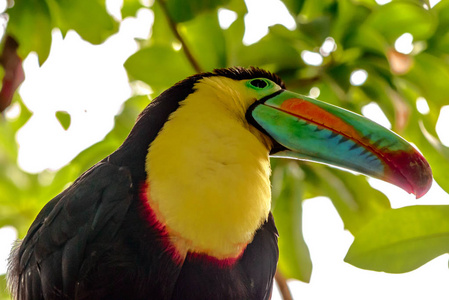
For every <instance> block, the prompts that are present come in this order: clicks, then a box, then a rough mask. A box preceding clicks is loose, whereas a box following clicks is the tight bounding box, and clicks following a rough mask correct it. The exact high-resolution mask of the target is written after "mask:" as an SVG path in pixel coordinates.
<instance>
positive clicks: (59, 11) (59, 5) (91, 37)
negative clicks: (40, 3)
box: [47, 0, 118, 44]
mask: <svg viewBox="0 0 449 300" xmlns="http://www.w3.org/2000/svg"><path fill="white" fill-rule="evenodd" d="M47 3H49V8H50V13H51V17H52V21H53V26H54V27H58V28H59V29H61V31H62V33H63V34H65V33H66V32H67V31H68V30H70V29H72V30H75V31H76V32H77V33H78V34H79V35H80V36H81V37H82V38H83V39H85V40H86V41H88V42H90V43H93V44H100V43H102V42H103V41H104V40H105V39H106V38H107V37H109V36H110V35H111V34H113V33H115V32H116V31H117V30H118V23H117V22H116V21H114V19H113V18H112V16H111V15H109V14H108V12H107V11H106V4H105V1H103V0H76V1H58V0H48V1H47ZM87 20H88V21H87Z"/></svg>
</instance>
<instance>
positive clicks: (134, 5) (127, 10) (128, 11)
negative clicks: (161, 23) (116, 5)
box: [121, 0, 144, 19]
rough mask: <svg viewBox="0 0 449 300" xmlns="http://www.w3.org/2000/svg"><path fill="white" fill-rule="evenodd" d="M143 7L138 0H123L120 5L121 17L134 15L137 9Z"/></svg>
mask: <svg viewBox="0 0 449 300" xmlns="http://www.w3.org/2000/svg"><path fill="white" fill-rule="evenodd" d="M142 7H144V6H143V5H142V3H141V1H139V0H124V1H123V6H122V10H121V12H122V18H123V19H125V18H127V17H134V16H135V15H136V13H137V11H138V10H139V9H141V8H142Z"/></svg>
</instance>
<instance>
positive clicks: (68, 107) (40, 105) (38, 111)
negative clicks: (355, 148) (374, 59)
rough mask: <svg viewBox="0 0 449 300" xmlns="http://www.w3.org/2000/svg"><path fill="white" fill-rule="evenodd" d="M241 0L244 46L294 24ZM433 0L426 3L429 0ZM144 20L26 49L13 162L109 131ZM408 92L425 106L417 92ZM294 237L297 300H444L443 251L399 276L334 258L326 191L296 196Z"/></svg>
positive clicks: (83, 143) (340, 245)
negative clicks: (300, 274)
mask: <svg viewBox="0 0 449 300" xmlns="http://www.w3.org/2000/svg"><path fill="white" fill-rule="evenodd" d="M378 1H379V2H380V1H381V0H378ZM383 1H384V2H386V1H385V0H383ZM246 2H247V4H248V8H249V14H248V15H247V17H246V18H245V21H246V22H247V23H246V24H247V27H248V31H247V32H246V33H245V40H244V41H245V43H246V44H251V43H254V42H256V41H258V40H259V39H260V38H261V37H262V36H264V35H265V34H266V33H267V32H268V31H267V28H268V26H270V25H273V24H276V23H280V24H283V25H284V26H286V27H287V28H289V29H293V28H294V26H295V24H294V22H293V19H291V18H287V17H286V16H285V12H286V9H285V7H284V6H283V5H282V4H281V3H280V2H279V1H278V0H246ZM388 2H389V1H388ZM108 3H109V4H111V5H110V7H112V8H111V10H112V11H117V9H116V8H115V9H114V3H115V2H114V1H108ZM435 3H436V1H431V6H432V7H433V6H434V5H435ZM220 14H221V16H220V17H221V18H220V23H221V24H222V26H223V27H226V26H229V23H230V22H232V21H233V20H232V19H233V18H235V16H234V15H233V13H232V12H230V11H227V10H223V11H221V13H220ZM152 22H153V15H152V12H151V11H149V10H141V11H140V12H139V14H138V18H137V19H127V20H125V21H124V22H123V23H122V25H121V28H120V32H119V33H118V34H116V35H114V36H112V37H111V38H109V39H108V40H107V41H106V42H105V43H104V44H102V45H100V46H92V45H90V44H88V43H86V42H84V41H82V40H81V39H80V37H79V36H78V35H77V34H76V33H74V32H69V34H68V35H67V37H66V38H65V39H64V40H63V39H62V36H61V34H60V32H59V31H57V30H55V31H54V33H53V45H52V49H51V53H50V57H49V59H48V60H47V62H45V63H44V65H43V66H41V67H39V66H38V63H37V57H36V56H35V55H33V54H31V55H30V56H29V57H28V58H27V59H26V60H25V62H24V67H25V74H26V80H25V82H24V83H23V85H22V87H21V88H20V94H21V96H22V98H23V101H24V102H25V104H26V105H27V107H28V108H29V109H30V110H31V111H33V116H32V117H31V119H30V120H29V122H28V123H27V124H25V126H24V127H23V128H22V129H21V130H20V131H19V133H18V135H17V141H18V142H19V144H20V152H19V161H18V163H19V165H20V167H21V168H22V169H24V170H26V171H28V172H31V173H38V172H41V171H42V170H45V169H51V170H57V169H59V168H60V167H62V166H63V165H65V164H67V163H68V162H69V161H70V160H71V159H72V158H73V157H75V156H76V155H77V154H78V153H79V152H80V151H82V150H83V149H85V148H87V147H89V146H90V145H92V144H94V143H95V142H97V141H99V140H101V139H102V138H104V136H105V135H106V134H107V133H108V132H109V131H110V130H111V129H112V127H113V118H114V115H115V114H117V113H118V112H119V111H120V109H121V106H122V104H123V102H124V101H125V100H126V99H127V98H129V96H130V95H131V93H132V91H131V88H130V86H129V84H128V79H127V76H126V72H125V70H124V68H123V62H124V61H125V60H126V58H127V57H128V56H129V55H131V54H132V53H133V52H134V51H136V50H137V44H136V42H135V41H134V38H135V37H140V38H145V37H146V36H147V35H148V33H149V31H150V28H151V24H152ZM404 34H405V36H402V37H401V38H400V39H398V42H397V43H396V44H395V47H396V48H397V49H398V51H401V52H407V51H410V52H411V51H413V37H411V36H410V34H406V33H404ZM336 46H337V45H335V43H334V42H333V39H332V38H331V37H330V38H328V39H326V42H325V44H323V45H322V47H321V49H320V51H319V52H310V51H305V52H303V53H302V54H301V57H302V59H303V60H304V61H305V62H306V63H308V64H310V65H320V64H321V63H322V59H323V56H327V55H329V53H330V52H331V51H333V50H335V47H336ZM410 52H408V53H410ZM368 76H369V74H368V73H367V72H366V71H365V70H360V69H358V70H354V73H353V76H351V83H352V84H354V85H361V84H363V83H364V82H365V80H366V79H367V77H368ZM310 95H312V96H314V97H318V96H319V89H318V88H313V89H311V91H310ZM322 100H325V99H322ZM417 100H418V103H417V104H418V105H419V106H420V107H424V108H422V109H423V111H422V112H423V113H425V107H426V104H427V103H426V101H425V99H423V98H421V99H417ZM58 110H64V111H67V112H69V113H70V115H71V117H72V123H71V126H70V128H69V129H68V130H67V131H65V130H63V129H62V127H61V126H60V125H59V123H58V121H57V120H56V118H55V112H56V111H58ZM420 111H421V109H420ZM363 113H364V114H365V115H366V116H367V117H369V118H373V119H375V120H376V121H377V122H379V123H381V124H382V125H384V126H386V127H391V124H389V122H388V120H387V119H386V117H385V116H384V115H382V113H381V112H379V108H378V106H377V105H375V104H371V105H370V106H368V107H367V108H366V109H365V110H364V112H363ZM17 114H18V106H12V107H11V108H10V109H9V110H8V112H7V114H6V115H7V117H8V118H11V119H13V118H15V117H16V116H17ZM442 115H443V111H442ZM444 115H445V117H441V116H440V121H439V123H438V128H437V129H438V134H439V136H440V138H441V139H442V140H443V141H444V143H445V144H446V145H449V133H448V132H447V128H449V123H448V122H447V120H449V106H448V107H446V108H445V109H444ZM443 128H446V130H443ZM443 131H445V132H443ZM370 183H371V184H372V185H373V186H374V187H375V188H378V189H381V190H382V191H384V192H385V193H386V194H387V196H388V197H389V199H390V201H391V202H392V206H393V207H401V206H405V205H414V204H418V203H419V204H449V197H448V196H447V194H446V193H444V192H443V191H442V190H441V188H439V187H438V185H437V184H436V183H435V182H434V186H433V187H432V189H431V190H430V192H429V193H428V194H427V195H426V196H424V197H423V198H421V199H419V200H415V199H414V197H413V196H411V195H408V194H406V193H405V192H404V191H402V190H400V189H399V188H396V187H393V186H391V185H389V184H387V183H384V182H381V181H379V180H370ZM304 235H305V239H306V241H307V244H308V245H309V248H310V252H311V255H312V260H313V264H314V270H313V275H312V280H311V283H310V284H304V283H301V282H297V281H292V282H290V287H291V289H292V291H293V293H294V295H295V297H296V298H297V299H347V300H351V299H357V300H358V299H365V300H366V299H373V300H374V299H376V300H377V299H448V298H449V290H448V289H447V285H448V282H449V271H448V259H449V256H448V255H447V254H446V255H443V256H440V257H439V258H436V259H435V260H433V261H431V262H429V263H428V264H426V265H425V266H423V267H421V268H419V269H418V270H416V271H413V272H409V273H407V274H400V275H397V274H394V275H393V274H384V273H379V272H373V271H365V270H360V269H357V268H355V267H352V266H351V265H349V264H346V263H344V262H343V258H344V256H345V254H346V252H347V249H348V248H349V246H350V245H351V243H352V240H353V238H352V236H351V234H349V233H348V232H347V231H345V230H344V229H343V223H342V221H341V219H340V218H339V216H338V214H337V212H336V210H335V208H334V207H333V206H332V204H331V202H330V200H329V199H327V198H324V197H320V198H315V199H311V200H307V201H306V202H305V203H304ZM15 236H16V233H15V231H14V230H13V229H12V228H10V227H8V228H2V229H0V245H5V246H2V247H0V274H2V273H4V272H5V268H6V262H5V259H6V257H7V253H8V252H9V247H10V245H11V242H12V240H14V239H15ZM281 238H282V237H281ZM274 299H279V296H278V295H277V294H275V295H274Z"/></svg>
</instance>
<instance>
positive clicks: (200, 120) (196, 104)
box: [146, 91, 271, 259]
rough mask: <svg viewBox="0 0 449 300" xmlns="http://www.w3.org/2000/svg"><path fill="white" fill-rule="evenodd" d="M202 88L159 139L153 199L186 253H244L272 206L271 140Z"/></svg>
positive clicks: (152, 160) (153, 152) (151, 154)
mask: <svg viewBox="0 0 449 300" xmlns="http://www.w3.org/2000/svg"><path fill="white" fill-rule="evenodd" d="M205 96H206V95H202V94H201V93H200V91H196V92H195V93H194V94H191V95H190V96H189V97H188V98H187V99H186V100H185V101H183V102H182V104H181V106H180V108H179V109H178V110H176V111H175V112H174V113H173V114H172V116H171V117H170V119H169V121H168V122H167V123H166V124H165V125H164V127H163V129H162V130H161V132H160V133H159V135H158V136H157V137H156V139H155V140H154V141H153V142H152V143H151V146H150V148H149V151H148V155H147V162H146V168H147V174H148V177H147V184H148V186H149V189H148V199H149V200H148V201H149V202H150V206H151V207H152V209H153V210H154V211H155V214H156V216H157V218H158V220H159V221H160V222H161V223H163V224H164V225H165V226H166V228H167V230H168V232H169V235H170V238H171V241H172V242H173V243H174V244H175V246H176V248H177V250H178V251H179V252H196V253H204V254H207V255H210V256H213V257H216V258H219V259H226V258H232V257H236V256H238V255H240V254H241V252H242V251H243V250H244V249H245V247H246V245H247V244H248V243H249V242H251V240H252V238H253V236H254V233H255V231H256V230H257V229H258V228H259V227H260V225H261V224H262V223H263V222H264V221H265V220H266V218H267V217H268V213H269V210H270V198H271V197H270V183H269V175H270V164H269V156H268V152H269V150H268V149H267V146H266V145H265V144H264V143H263V142H262V141H261V140H260V139H259V138H257V137H256V136H255V135H254V134H253V133H252V132H251V131H250V130H248V128H247V127H246V126H244V124H242V120H239V119H237V118H235V116H233V115H231V114H230V113H229V111H228V110H226V109H223V106H222V104H220V103H218V102H216V101H205V100H204V99H203V98H204V97H205Z"/></svg>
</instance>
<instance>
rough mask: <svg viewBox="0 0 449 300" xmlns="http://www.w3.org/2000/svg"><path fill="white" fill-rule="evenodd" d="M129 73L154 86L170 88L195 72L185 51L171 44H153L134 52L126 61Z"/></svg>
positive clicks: (134, 77)
mask: <svg viewBox="0 0 449 300" xmlns="http://www.w3.org/2000/svg"><path fill="white" fill-rule="evenodd" d="M125 68H126V70H127V71H128V74H129V75H130V76H131V77H132V78H133V79H137V80H141V81H143V82H145V83H147V84H148V85H150V86H151V87H152V88H158V89H160V88H164V89H165V88H168V87H170V86H171V85H173V84H175V83H176V82H177V81H179V80H182V79H184V78H186V77H187V76H189V75H192V74H193V73H194V70H193V69H192V67H191V66H190V64H189V62H188V61H187V58H186V57H185V55H184V53H182V52H181V51H175V50H174V49H173V48H172V47H169V46H156V45H155V46H152V47H150V48H145V49H142V50H140V51H138V52H136V53H135V54H133V55H132V56H131V57H130V58H128V60H127V61H126V62H125Z"/></svg>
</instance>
